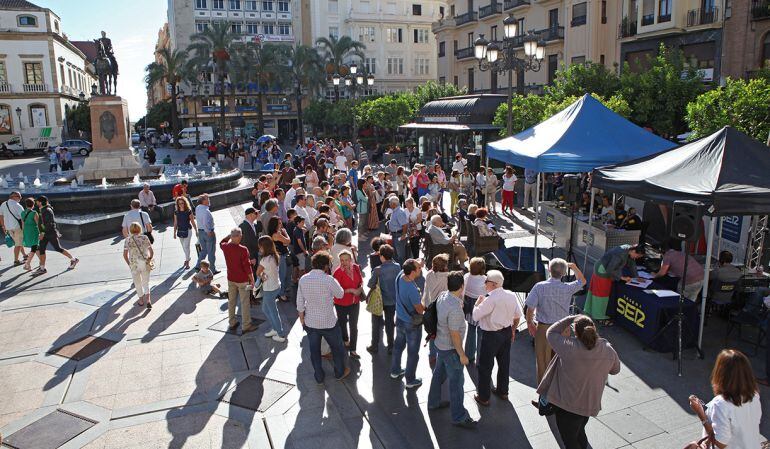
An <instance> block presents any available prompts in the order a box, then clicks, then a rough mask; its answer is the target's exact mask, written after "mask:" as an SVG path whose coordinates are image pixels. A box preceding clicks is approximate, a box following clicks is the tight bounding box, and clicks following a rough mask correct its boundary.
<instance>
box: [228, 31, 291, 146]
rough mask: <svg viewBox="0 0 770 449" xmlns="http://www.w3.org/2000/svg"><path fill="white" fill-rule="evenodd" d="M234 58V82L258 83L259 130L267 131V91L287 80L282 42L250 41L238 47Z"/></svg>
mask: <svg viewBox="0 0 770 449" xmlns="http://www.w3.org/2000/svg"><path fill="white" fill-rule="evenodd" d="M238 50H239V51H238V53H237V54H236V57H235V58H233V61H232V62H233V71H232V74H233V82H234V83H236V84H238V85H244V86H248V85H249V84H252V83H253V84H256V85H257V89H256V94H257V130H258V132H259V133H260V135H262V134H264V133H265V115H264V103H265V93H266V92H268V90H269V89H270V88H271V87H272V88H275V87H281V85H282V84H284V81H285V71H286V61H285V58H284V53H283V52H282V50H281V45H280V44H273V43H265V44H261V43H256V42H248V43H246V44H243V45H242V46H241V47H239V49H238Z"/></svg>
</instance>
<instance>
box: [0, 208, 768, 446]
mask: <svg viewBox="0 0 770 449" xmlns="http://www.w3.org/2000/svg"><path fill="white" fill-rule="evenodd" d="M244 208H245V205H244V206H237V207H231V208H229V209H225V210H219V211H216V212H215V213H214V216H215V219H216V223H217V235H218V236H223V235H225V233H226V232H227V231H229V229H230V228H232V227H233V226H234V225H235V224H236V223H239V222H240V221H241V217H242V213H243V212H242V211H243V209H244ZM530 217H531V214H524V215H517V216H516V217H515V220H514V221H515V226H516V228H515V229H516V230H521V225H522V224H523V225H528V224H529V223H530ZM499 224H500V226H501V227H502V228H504V229H508V230H510V229H511V227H512V226H513V225H514V224H513V223H511V222H507V221H506V222H500V223H499ZM521 234H522V233H517V235H521ZM369 237H371V235H369ZM532 240H533V237H531V236H529V237H523V236H522V237H518V238H517V239H515V240H514V239H512V240H509V241H507V242H506V243H507V245H509V246H510V245H514V244H517V245H526V244H530V245H531V244H532ZM539 243H540V245H541V246H543V247H545V248H550V242H549V241H547V239H545V238H541V239H540V240H539ZM360 246H361V251H360V253H361V255H362V257H360V258H359V259H360V262H361V264H362V267H363V268H364V272H365V274H367V275H368V273H369V269H368V267H366V266H365V264H366V258H365V257H364V255H365V254H367V252H368V251H367V244H366V242H365V241H363V240H362V241H361V242H360ZM154 247H155V251H156V259H157V268H156V270H155V271H153V273H152V280H151V286H152V287H153V290H152V297H153V301H154V308H153V309H152V310H151V311H148V310H146V309H144V308H139V307H137V306H136V305H135V303H136V300H137V298H136V296H135V295H134V293H133V288H132V286H131V280H130V273H129V271H128V268H127V267H126V265H125V263H124V262H123V259H122V250H123V242H122V238H112V237H110V238H104V239H101V240H98V241H92V242H88V243H85V244H82V245H80V246H77V247H74V248H73V249H72V251H73V254H75V255H76V256H77V257H79V258H80V260H81V262H80V264H79V265H78V267H77V269H76V270H74V271H67V270H66V269H65V268H66V263H65V262H66V259H64V258H62V257H60V256H59V255H58V254H55V253H52V254H51V255H50V256H49V261H50V262H49V263H48V273H47V274H45V275H42V276H39V277H35V278H33V277H31V276H30V275H29V274H28V273H27V272H25V271H24V270H23V269H22V268H21V267H10V266H9V262H10V259H11V255H10V251H8V250H7V249H6V250H4V251H2V252H1V253H0V256H2V262H0V266H2V268H0V432H2V434H3V435H4V436H5V437H6V438H10V440H7V442H9V443H11V444H12V443H13V439H14V437H15V438H17V441H20V440H19V438H20V437H23V436H26V438H27V440H25V441H38V440H35V439H34V438H36V437H39V438H42V436H43V435H44V434H46V432H45V431H40V432H38V433H36V434H35V433H34V432H29V431H26V433H25V431H24V430H21V431H20V429H23V428H24V427H25V426H28V425H30V424H33V426H34V425H35V423H39V422H40V421H39V420H41V419H42V420H43V421H42V422H43V423H49V422H57V423H58V422H61V423H67V424H66V425H64V424H62V425H61V426H51V425H49V426H48V427H47V428H48V429H49V430H48V433H52V434H56V435H54V436H58V437H60V438H65V437H67V435H70V434H71V436H69V437H67V439H69V441H68V442H66V443H65V444H64V445H63V446H61V447H64V448H77V447H86V448H89V449H107V448H111V449H112V448H165V447H174V448H178V447H191V448H193V447H194V448H242V447H243V448H252V449H257V448H259V449H263V448H314V449H317V448H340V449H344V448H350V449H353V448H368V447H375V448H399V449H400V448H430V447H441V448H457V449H472V448H482V447H483V448H535V449H541V448H543V449H544V448H558V447H559V442H558V437H556V436H554V433H555V432H556V427H555V423H554V422H553V421H552V420H549V419H546V418H543V417H541V416H539V415H538V414H537V410H536V409H535V408H533V407H532V405H530V400H531V399H533V398H535V394H534V388H535V380H534V379H535V363H534V350H533V347H532V345H531V339H530V337H529V335H528V334H527V333H526V332H522V333H520V334H519V335H518V337H517V339H516V342H515V343H514V344H513V348H512V358H511V367H510V392H511V394H510V398H509V400H508V401H502V400H499V399H496V398H493V400H492V404H491V406H490V407H488V408H481V409H480V408H479V407H477V405H476V403H475V402H474V400H473V393H474V391H475V381H476V368H475V367H474V366H470V367H468V369H467V370H466V372H465V391H466V394H465V406H466V408H467V409H468V410H469V412H470V413H471V416H472V417H473V418H474V419H479V420H480V423H479V426H478V428H477V429H476V430H464V429H460V428H457V427H453V426H451V425H450V417H449V410H448V409H445V410H441V411H437V412H433V411H431V412H429V411H428V410H427V406H426V401H427V394H428V387H429V379H430V376H431V373H430V367H429V366H428V357H427V348H422V349H421V357H420V364H419V368H418V377H422V379H423V381H424V385H423V386H422V387H420V388H418V389H414V390H405V389H404V387H403V383H402V381H397V380H392V379H390V377H389V376H388V371H389V362H390V356H389V355H388V354H387V352H386V351H384V350H382V351H380V352H379V353H378V354H376V355H374V356H372V355H371V354H369V353H368V352H366V351H365V350H363V349H364V346H366V344H368V341H369V335H370V330H371V324H370V319H369V314H368V313H366V312H363V311H362V313H361V317H360V319H359V329H360V335H359V348H358V349H359V351H358V352H359V353H360V354H361V359H360V360H358V361H355V360H349V363H350V364H351V367H352V368H353V373H352V375H351V376H350V377H349V378H347V379H345V380H344V381H341V382H340V381H336V380H334V379H333V377H332V376H327V378H326V381H325V384H324V385H320V386H319V385H317V384H316V383H315V380H314V378H313V372H312V367H311V365H310V360H309V355H308V351H307V340H306V339H304V332H303V331H302V328H301V326H300V324H299V323H298V320H297V314H296V311H295V310H294V309H293V307H292V305H291V304H290V303H280V304H279V309H280V312H281V316H282V317H284V319H287V320H288V321H289V323H290V325H291V332H290V333H289V336H288V340H287V341H286V342H285V343H276V342H274V341H273V340H271V339H267V338H264V337H263V336H262V334H263V333H264V332H265V331H266V327H267V325H266V324H264V319H265V317H264V315H263V314H262V312H261V310H260V308H259V307H254V308H253V310H252V316H253V317H255V319H256V320H258V322H259V323H260V330H259V331H258V332H254V333H251V334H248V335H247V336H244V337H241V336H239V335H233V334H229V333H227V332H226V331H227V320H226V317H227V312H226V300H224V299H218V298H213V297H203V296H202V295H201V293H200V292H199V291H197V290H195V289H192V288H190V277H191V276H192V274H193V272H192V271H187V270H182V269H181V266H182V263H183V254H182V249H181V248H180V246H179V243H178V241H177V240H175V239H173V236H172V232H171V230H170V229H164V228H163V227H161V228H160V232H158V233H157V236H156V241H155V245H154ZM544 252H545V254H546V255H550V250H545V251H544ZM557 253H558V252H557ZM581 262H582V260H581ZM218 265H220V266H221V267H222V268H224V259H223V257H222V255H221V252H220V253H219V254H218ZM217 279H218V281H220V282H225V273H221V274H219V275H218V276H217ZM602 333H603V335H604V336H606V337H607V338H608V339H609V340H610V341H611V342H612V343H613V344H614V346H615V348H616V349H617V351H618V353H619V355H620V357H621V360H622V362H623V366H622V369H621V372H620V374H619V375H617V376H612V377H611V378H610V379H609V384H608V386H607V388H606V390H605V393H604V399H603V403H602V411H601V414H600V415H599V416H598V417H597V418H596V419H591V420H590V421H589V424H588V436H589V441H591V444H592V446H593V447H594V448H595V449H603V448H639V449H655V448H666V449H668V448H671V449H675V448H680V447H682V446H683V444H684V443H685V442H687V441H690V440H692V439H694V438H695V437H697V436H698V435H699V434H700V429H701V425H700V423H699V422H698V420H697V418H696V417H695V415H694V414H693V413H691V412H690V411H689V407H688V406H687V400H686V399H687V396H688V395H689V394H691V393H695V394H697V395H699V396H700V397H701V398H704V399H706V400H708V399H710V398H711V394H710V391H709V390H710V387H709V382H708V374H709V371H710V368H711V365H712V362H713V359H714V357H715V355H716V352H717V351H718V350H719V349H721V347H722V345H723V339H724V323H723V322H722V321H721V320H720V319H718V318H717V319H713V320H712V321H711V323H710V324H709V326H708V327H707V333H706V339H705V340H706V343H707V344H706V348H705V350H706V359H705V360H697V359H695V358H694V355H693V353H692V351H688V352H686V353H685V363H684V376H683V377H677V376H676V364H675V362H674V361H672V359H671V356H670V354H661V353H656V352H646V351H643V350H642V348H641V344H640V343H639V342H638V341H636V340H635V339H634V338H633V337H632V336H631V335H630V334H628V333H627V332H626V331H625V330H623V329H620V328H618V327H613V328H609V329H602ZM73 343H74V345H73ZM730 343H731V344H737V342H736V340H735V339H731V341H730ZM739 347H741V348H742V349H744V350H747V351H748V353H749V354H751V353H752V351H751V349H750V348H748V347H744V346H741V345H739ZM54 352H57V354H54ZM763 354H764V350H760V354H759V355H758V356H755V357H753V358H752V359H751V360H752V363H753V364H754V369H755V370H756V372H757V374H760V375H761V374H762V372H761V368H762V367H763V366H764V356H763ZM324 363H325V368H326V370H327V372H330V371H331V364H330V363H329V362H324ZM767 393H768V390H767V389H764V388H763V390H762V392H761V394H762V399H763V402H764V404H765V405H764V411H765V414H766V415H767V413H768V405H767V404H770V399H769V398H768V397H767ZM57 420H58V421H57ZM40 426H42V424H40ZM33 428H34V427H33ZM73 429H74V430H73ZM761 430H762V434H763V435H765V436H769V435H770V421H768V420H767V419H765V420H763V424H762V429H761ZM556 433H557V432H556ZM70 438H71V439H70ZM67 439H64V441H67ZM28 444H29V443H28ZM22 447H23V446H22ZM27 447H34V446H27ZM38 447H40V446H38Z"/></svg>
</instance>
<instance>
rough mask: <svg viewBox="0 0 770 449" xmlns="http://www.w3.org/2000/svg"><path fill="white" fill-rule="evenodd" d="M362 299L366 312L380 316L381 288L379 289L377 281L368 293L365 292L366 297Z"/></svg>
mask: <svg viewBox="0 0 770 449" xmlns="http://www.w3.org/2000/svg"><path fill="white" fill-rule="evenodd" d="M364 301H366V311H367V312H369V313H371V314H372V315H377V316H382V313H383V304H382V290H380V283H379V281H378V282H377V285H375V286H374V288H373V289H371V290H369V293H367V294H366V299H364Z"/></svg>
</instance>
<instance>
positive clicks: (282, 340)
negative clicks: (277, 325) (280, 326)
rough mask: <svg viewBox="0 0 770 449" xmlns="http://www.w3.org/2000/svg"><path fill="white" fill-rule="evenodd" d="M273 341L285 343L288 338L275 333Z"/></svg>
mask: <svg viewBox="0 0 770 449" xmlns="http://www.w3.org/2000/svg"><path fill="white" fill-rule="evenodd" d="M273 341H277V342H278V343H283V342H285V341H286V338H284V337H281V336H280V335H273Z"/></svg>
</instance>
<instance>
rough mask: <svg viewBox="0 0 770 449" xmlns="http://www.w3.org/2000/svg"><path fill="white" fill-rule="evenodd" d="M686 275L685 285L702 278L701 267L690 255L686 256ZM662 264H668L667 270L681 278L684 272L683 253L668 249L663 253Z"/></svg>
mask: <svg viewBox="0 0 770 449" xmlns="http://www.w3.org/2000/svg"><path fill="white" fill-rule="evenodd" d="M687 257H689V258H690V259H689V260H688V261H687V276H685V280H684V283H685V285H689V284H694V283H696V282H701V281H702V280H703V267H702V266H701V264H699V263H698V261H697V260H695V258H694V257H692V256H689V255H688V256H687ZM662 264H663V265H669V269H668V272H669V273H670V274H671V275H673V276H676V277H678V278H681V277H682V275H683V274H684V253H683V252H681V251H676V250H673V249H670V250H668V251H666V253H665V254H663V262H662Z"/></svg>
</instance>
